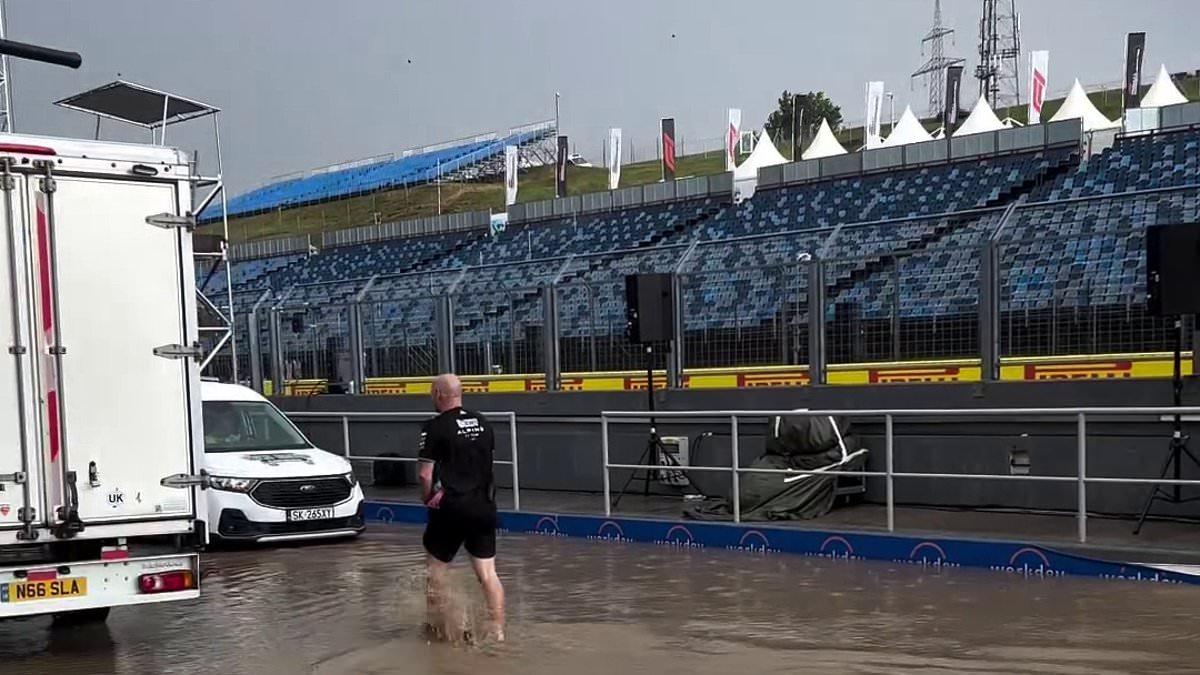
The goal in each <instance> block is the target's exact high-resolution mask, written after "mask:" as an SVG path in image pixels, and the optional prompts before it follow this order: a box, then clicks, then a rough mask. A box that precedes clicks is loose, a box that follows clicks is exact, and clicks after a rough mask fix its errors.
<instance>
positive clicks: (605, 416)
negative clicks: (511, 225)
mask: <svg viewBox="0 0 1200 675" xmlns="http://www.w3.org/2000/svg"><path fill="white" fill-rule="evenodd" d="M1197 414H1200V407H1170V406H1166V407H1130V408H968V409H927V410H689V411H656V412H653V413H648V412H646V411H604V412H601V413H600V435H601V454H602V457H603V462H604V513H605V515H606V516H612V486H611V482H610V475H609V474H610V472H611V471H612V470H613V469H616V470H624V471H661V470H664V467H662V466H657V465H648V464H615V463H612V462H610V461H609V428H608V427H609V424H610V423H630V421H631V420H642V421H644V420H647V419H649V418H650V417H651V416H653V418H654V419H655V420H670V419H696V418H705V419H724V420H728V421H729V428H730V441H731V442H730V463H729V466H703V467H698V466H682V467H677V466H670V467H668V469H669V470H671V471H701V472H714V473H728V474H729V475H730V501H731V502H732V510H733V520H734V522H741V494H740V487H739V476H740V475H741V474H744V473H759V474H782V475H785V476H809V475H818V474H819V475H823V476H859V477H865V478H883V479H884V480H885V481H886V486H887V496H886V502H887V529H888V531H889V532H893V531H895V529H896V499H895V480H896V479H897V478H928V479H947V480H955V479H958V480H1014V481H1035V482H1048V483H1075V484H1076V485H1077V486H1078V495H1077V498H1076V502H1077V503H1076V509H1077V510H1076V520H1077V523H1078V537H1079V541H1080V542H1081V543H1086V542H1087V486H1088V485H1089V484H1109V485H1112V484H1116V485H1175V486H1184V485H1190V486H1200V480H1173V479H1167V478H1123V477H1119V476H1089V475H1088V474H1087V424H1088V418H1089V417H1092V418H1094V417H1097V416H1103V417H1150V416H1153V417H1154V418H1155V421H1162V420H1164V419H1168V420H1169V419H1173V417H1174V416H1176V415H1181V416H1182V415H1187V416H1193V415H1197ZM778 416H792V417H797V416H803V417H848V418H859V419H861V418H877V419H878V418H882V419H883V421H884V467H885V468H884V470H883V471H866V470H861V471H833V470H829V469H815V470H809V471H803V470H798V469H797V470H792V469H751V468H748V467H742V466H740V462H739V459H738V447H739V446H738V421H739V420H740V419H743V418H763V417H765V418H771V417H778ZM906 417H908V418H911V417H918V418H928V417H955V418H965V417H987V418H995V417H1017V418H1040V419H1045V418H1068V419H1074V420H1075V421H1076V441H1077V444H1076V451H1077V464H1076V472H1075V475H1074V476H1029V475H1011V474H972V473H922V472H899V471H896V470H895V450H896V447H895V431H894V422H895V420H896V418H906Z"/></svg>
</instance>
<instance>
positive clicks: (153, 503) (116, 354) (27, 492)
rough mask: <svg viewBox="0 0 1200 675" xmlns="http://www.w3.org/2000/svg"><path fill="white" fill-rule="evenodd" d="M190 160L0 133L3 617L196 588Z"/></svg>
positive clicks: (191, 594) (197, 415)
mask: <svg viewBox="0 0 1200 675" xmlns="http://www.w3.org/2000/svg"><path fill="white" fill-rule="evenodd" d="M187 160H188V158H187V156H186V155H185V154H184V153H181V152H179V151H177V150H174V149H170V148H164V147H159V146H147V145H135V144H125V143H110V142H94V141H82V140H71V139H60V138H45V137H35V136H18V135H10V134H0V226H2V227H3V229H4V232H3V233H2V234H0V266H3V271H2V272H0V618H7V617H16V616H26V615H32V614H52V615H54V616H55V617H56V618H58V619H62V620H68V621H71V620H102V619H103V618H105V617H106V616H107V614H108V610H109V608H111V607H116V606H121V605H134V604H142V603H151V602H165V601H171V600H185V599H189V598H196V597H198V596H199V592H200V590H199V586H200V569H199V560H198V556H197V553H196V550H197V549H198V548H199V547H200V546H202V545H203V544H204V543H206V541H207V527H206V526H205V524H204V522H203V518H204V515H203V514H206V513H207V508H206V504H205V502H204V499H205V492H204V491H203V490H202V489H201V486H200V483H202V478H201V476H202V472H201V467H202V462H203V447H204V445H203V431H202V429H201V420H202V414H201V399H200V372H199V356H200V355H199V346H198V345H199V329H198V326H197V313H196V288H195V273H194V267H193V262H192V260H193V259H192V234H191V224H192V219H191V218H190V216H189V211H190V209H191V207H192V182H191V180H190V179H191V175H190V169H189V163H188V161H187ZM171 476H176V479H175V480H174V481H172V480H167V481H165V483H166V485H164V479H167V478H168V477H171ZM167 485H172V486H174V487H168V486H167Z"/></svg>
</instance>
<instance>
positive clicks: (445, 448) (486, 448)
mask: <svg viewBox="0 0 1200 675" xmlns="http://www.w3.org/2000/svg"><path fill="white" fill-rule="evenodd" d="M495 447H496V439H495V436H494V435H493V433H492V427H491V425H489V424H488V423H487V420H485V419H484V418H483V415H480V414H479V413H476V412H472V411H470V410H465V409H463V408H452V409H450V410H447V411H445V412H443V413H442V414H440V415H438V416H437V417H435V418H433V419H431V420H429V421H428V422H426V423H425V424H424V425H423V426H422V427H421V449H420V452H419V453H418V454H417V456H418V457H420V458H421V459H423V460H427V461H431V462H434V469H433V479H434V482H435V483H436V482H441V484H442V489H443V490H445V491H446V498H449V499H451V500H455V501H467V500H471V501H474V500H482V501H485V502H487V503H491V502H493V501H495V497H494V494H493V493H494V491H495V488H494V479H493V476H492V460H493V457H494V455H495Z"/></svg>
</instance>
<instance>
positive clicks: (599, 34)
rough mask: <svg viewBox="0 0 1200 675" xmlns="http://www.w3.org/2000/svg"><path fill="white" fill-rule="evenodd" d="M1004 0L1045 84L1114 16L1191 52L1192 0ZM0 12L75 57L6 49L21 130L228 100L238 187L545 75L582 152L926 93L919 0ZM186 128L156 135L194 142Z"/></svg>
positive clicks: (491, 101) (549, 94)
mask: <svg viewBox="0 0 1200 675" xmlns="http://www.w3.org/2000/svg"><path fill="white" fill-rule="evenodd" d="M942 4H943V13H944V17H945V23H946V24H947V25H949V26H950V27H952V28H955V29H957V31H958V34H957V38H956V44H955V45H954V46H953V47H951V49H950V51H951V53H953V54H955V55H958V56H963V57H967V59H968V62H967V65H968V69H971V68H973V67H974V64H975V62H976V59H975V56H974V51H975V43H976V36H977V32H978V28H977V24H978V20H979V15H980V11H981V9H980V8H981V4H982V3H981V2H980V1H979V0H943V3H942ZM1017 4H1018V10H1019V11H1020V12H1021V14H1022V32H1023V36H1022V37H1023V45H1022V46H1023V49H1024V50H1025V51H1028V50H1031V49H1049V50H1050V52H1051V53H1050V80H1051V89H1052V90H1053V91H1064V90H1065V89H1066V88H1067V87H1069V85H1070V80H1071V78H1073V77H1079V78H1080V79H1081V80H1082V81H1083V82H1084V83H1100V82H1116V81H1119V80H1120V79H1121V71H1122V51H1123V44H1124V36H1125V33H1127V32H1129V31H1132V30H1143V31H1146V32H1147V65H1146V71H1147V73H1148V77H1152V76H1153V74H1154V73H1155V72H1156V71H1157V69H1158V64H1159V63H1160V62H1166V63H1167V66H1168V68H1170V69H1171V70H1172V71H1182V70H1195V69H1197V68H1200V41H1197V39H1196V33H1195V31H1196V27H1197V25H1198V24H1200V1H1197V0H1141V1H1138V2H1130V1H1129V0H1088V1H1083V0H1074V1H1068V0H1017ZM8 10H9V22H8V26H9V35H10V37H11V38H12V39H16V40H22V41H26V42H33V43H38V44H46V45H50V46H56V47H61V48H67V49H73V50H76V51H79V52H80V53H82V54H83V57H84V65H83V67H82V68H81V69H79V70H78V71H71V70H67V69H63V68H56V67H52V66H45V65H41V64H33V63H26V62H15V63H14V65H13V67H12V70H13V74H12V80H13V96H14V103H15V116H16V125H17V130H18V131H21V132H28V133H49V134H56V135H72V134H74V135H80V134H82V135H88V134H90V133H91V132H92V127H93V122H92V121H89V120H88V119H87V118H85V117H83V116H82V115H79V114H78V113H71V112H69V111H64V110H60V109H57V108H53V107H51V105H50V103H51V102H52V101H54V100H57V99H58V98H60V97H62V96H65V95H67V94H71V93H74V92H77V91H81V90H83V89H86V88H89V87H93V86H96V85H98V84H101V83H104V82H107V81H109V80H111V79H113V78H115V77H116V75H117V74H118V73H120V74H121V75H122V76H123V77H124V78H126V79H131V80H134V81H137V82H141V83H144V84H148V85H151V86H156V87H160V88H165V89H168V90H171V91H175V92H178V93H180V94H182V95H185V96H191V97H193V98H197V99H200V100H203V101H207V102H210V103H212V104H214V105H216V106H219V107H221V108H222V109H223V110H224V113H223V118H222V123H223V129H222V131H223V140H224V151H225V160H226V174H227V177H228V182H229V184H230V186H231V188H232V189H233V191H234V192H237V191H240V190H244V189H247V188H249V187H251V186H253V185H256V184H258V183H260V182H262V181H264V180H265V179H267V178H268V177H270V176H274V175H278V174H282V173H288V172H292V171H297V170H300V169H304V168H310V167H313V166H319V165H322V164H328V163H332V162H336V161H341V160H346V159H353V158H357V157H364V156H369V155H375V154H380V153H384V152H390V151H394V150H400V149H403V148H405V147H409V146H413V145H418V144H427V143H436V142H439V141H443V140H448V139H452V138H458V137H461V136H466V135H470V134H475V133H481V132H486V131H493V130H498V129H502V128H507V127H509V126H515V125H518V124H522V123H526V122H531V121H536V120H539V119H546V118H550V117H553V111H554V92H555V91H560V92H562V95H563V100H562V113H563V114H562V121H563V128H564V131H565V132H566V133H567V134H569V135H570V136H571V138H572V140H573V141H574V142H575V143H576V144H577V147H578V149H579V150H580V151H582V152H584V153H585V154H589V155H591V156H593V157H594V158H597V159H598V154H599V148H600V145H601V142H602V139H603V138H604V136H605V134H606V130H607V129H608V127H610V126H620V127H622V128H623V129H624V130H625V136H626V139H627V144H628V142H629V141H630V140H632V142H633V143H634V145H635V147H637V149H638V152H639V155H643V156H644V153H647V152H652V149H651V148H652V147H653V146H652V142H653V139H654V137H655V134H656V126H657V123H658V119H659V118H660V117H663V116H674V117H676V119H677V124H678V126H679V130H680V133H681V134H682V136H683V138H684V140H685V143H686V141H687V139H689V138H691V139H699V138H715V137H719V136H720V134H721V130H722V128H723V126H724V123H725V109H726V108H728V107H730V106H734V107H741V108H742V109H743V111H744V126H752V125H758V124H761V123H762V121H763V120H764V119H765V117H766V115H767V114H768V113H769V112H770V110H771V109H772V108H773V106H774V103H775V99H776V98H777V97H778V95H779V92H780V91H781V90H783V89H784V88H788V89H791V90H800V91H807V90H810V89H811V90H825V91H826V92H828V93H829V94H830V96H831V97H832V98H833V100H834V101H835V102H836V103H838V104H840V105H841V106H842V109H843V115H844V116H845V117H846V118H847V119H848V120H855V119H861V118H862V107H863V103H862V98H863V95H862V92H863V83H864V82H866V81H867V80H871V79H881V80H884V82H885V84H886V87H887V88H888V89H889V90H892V91H895V92H896V107H897V115H899V113H900V111H901V110H902V109H903V106H904V104H905V103H907V102H909V101H912V102H913V103H914V109H920V108H923V107H924V96H925V94H924V90H923V89H922V88H921V87H920V86H916V85H914V86H912V87H910V83H909V77H908V75H909V73H911V72H912V71H913V70H915V69H916V68H917V66H918V65H919V64H920V63H921V61H922V60H923V58H922V56H921V52H920V36H921V35H922V34H923V33H924V32H925V31H926V29H927V28H928V27H929V24H930V23H931V20H932V15H933V0H835V1H833V2H829V1H826V0H823V1H821V2H810V1H807V0H721V1H715V0H714V1H709V0H590V1H587V2H581V1H570V0H558V1H557V2H556V1H554V0H524V1H520V2H517V1H515V0H424V1H420V2H417V1H412V0H404V1H401V0H392V1H387V0H340V1H330V0H209V1H201V0H191V1H183V0H153V1H152V0H87V1H84V0H75V1H68V0H8ZM672 34H674V35H675V36H676V37H674V38H672ZM409 60H411V63H409ZM1022 67H1023V68H1025V67H1026V66H1022ZM969 91H970V92H974V83H972V84H971V85H970V88H969ZM971 95H972V96H974V95H975V94H974V93H972V94H971ZM918 111H919V110H918ZM885 115H886V113H885ZM198 131H199V130H196V129H192V130H183V129H182V127H180V132H179V133H178V134H177V135H175V137H174V138H175V139H176V140H177V141H178V142H179V144H180V145H182V146H184V147H188V148H193V147H200V148H201V153H202V156H203V155H204V153H205V152H207V149H208V147H209V145H208V144H207V137H206V136H205V135H204V134H201V133H198ZM203 131H205V132H207V131H208V127H204V128H203ZM171 133H172V134H174V133H175V132H174V131H172V132H171ZM114 137H122V138H144V135H140V134H139V135H138V136H136V137H131V136H130V135H129V134H128V133H126V134H123V135H121V136H115V135H114ZM170 140H172V139H171V138H168V141H170ZM684 149H685V150H686V149H687V148H686V146H685V148H684Z"/></svg>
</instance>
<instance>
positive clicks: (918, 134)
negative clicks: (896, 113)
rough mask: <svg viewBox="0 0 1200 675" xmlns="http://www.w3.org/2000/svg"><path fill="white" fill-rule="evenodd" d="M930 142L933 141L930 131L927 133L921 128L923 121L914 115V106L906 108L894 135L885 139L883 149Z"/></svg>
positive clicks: (891, 134) (893, 130)
mask: <svg viewBox="0 0 1200 675" xmlns="http://www.w3.org/2000/svg"><path fill="white" fill-rule="evenodd" d="M929 140H933V137H932V136H930V135H929V132H928V131H925V127H923V126H921V121H920V120H918V119H917V116H916V115H914V114H913V111H912V106H907V107H905V108H904V114H903V115H901V116H900V121H899V122H897V123H896V127H895V128H894V129H892V133H890V134H888V137H887V138H886V139H884V141H883V147H885V148H893V147H896V146H898V145H908V144H909V143H920V142H921V141H929Z"/></svg>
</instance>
